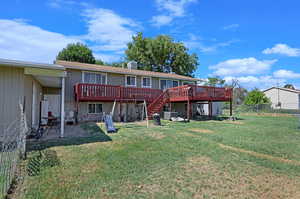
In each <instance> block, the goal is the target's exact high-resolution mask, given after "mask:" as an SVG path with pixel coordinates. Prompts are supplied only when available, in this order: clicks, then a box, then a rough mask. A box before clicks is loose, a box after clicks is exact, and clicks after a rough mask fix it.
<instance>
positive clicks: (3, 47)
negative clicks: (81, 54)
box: [0, 19, 79, 63]
mask: <svg viewBox="0 0 300 199" xmlns="http://www.w3.org/2000/svg"><path fill="white" fill-rule="evenodd" d="M0 30H1V31H0V56H1V57H2V58H7V59H18V60H24V61H36V62H47V63H51V62H53V61H54V60H55V57H56V55H57V53H58V52H59V51H60V50H61V49H62V48H64V47H66V45H67V44H68V43H74V42H78V41H79V40H78V39H76V38H75V37H72V36H65V35H63V34H59V33H55V32H50V31H47V30H43V29H41V28H39V27H37V26H33V25H29V24H27V23H25V22H24V20H23V21H22V20H3V19H2V20H0Z"/></svg>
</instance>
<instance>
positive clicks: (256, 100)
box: [245, 89, 270, 105]
mask: <svg viewBox="0 0 300 199" xmlns="http://www.w3.org/2000/svg"><path fill="white" fill-rule="evenodd" d="M269 103H270V99H269V98H268V97H267V96H266V95H265V94H264V93H263V92H261V91H260V90H258V89H254V90H252V91H251V92H249V93H248V95H247V97H246V99H245V104H247V105H256V104H269Z"/></svg>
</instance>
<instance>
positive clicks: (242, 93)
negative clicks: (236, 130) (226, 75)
mask: <svg viewBox="0 0 300 199" xmlns="http://www.w3.org/2000/svg"><path fill="white" fill-rule="evenodd" d="M226 87H230V88H232V90H233V93H232V104H233V106H237V105H241V104H243V103H244V101H245V99H246V96H247V94H248V91H247V89H245V88H243V87H242V86H241V84H240V82H239V80H238V79H232V80H231V83H230V84H227V85H226Z"/></svg>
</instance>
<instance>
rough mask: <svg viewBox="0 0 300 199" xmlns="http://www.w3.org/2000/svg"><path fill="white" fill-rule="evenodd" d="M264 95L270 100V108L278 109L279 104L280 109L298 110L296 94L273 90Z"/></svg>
mask: <svg viewBox="0 0 300 199" xmlns="http://www.w3.org/2000/svg"><path fill="white" fill-rule="evenodd" d="M265 94H266V96H267V97H268V98H270V100H271V103H272V108H280V107H278V106H277V105H278V102H280V103H281V108H282V109H299V94H298V93H295V92H290V91H285V90H281V89H277V88H273V89H270V90H267V91H265Z"/></svg>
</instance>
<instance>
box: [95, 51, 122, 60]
mask: <svg viewBox="0 0 300 199" xmlns="http://www.w3.org/2000/svg"><path fill="white" fill-rule="evenodd" d="M94 56H95V58H96V59H100V60H102V61H104V62H117V61H120V56H116V55H112V54H103V53H94Z"/></svg>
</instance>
